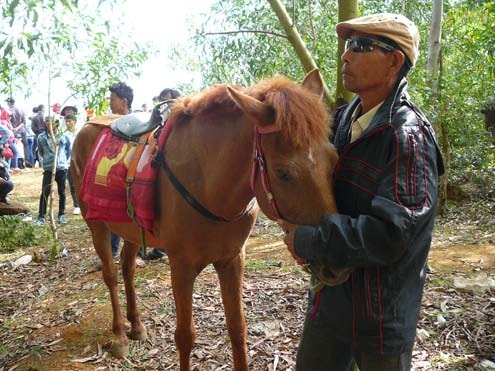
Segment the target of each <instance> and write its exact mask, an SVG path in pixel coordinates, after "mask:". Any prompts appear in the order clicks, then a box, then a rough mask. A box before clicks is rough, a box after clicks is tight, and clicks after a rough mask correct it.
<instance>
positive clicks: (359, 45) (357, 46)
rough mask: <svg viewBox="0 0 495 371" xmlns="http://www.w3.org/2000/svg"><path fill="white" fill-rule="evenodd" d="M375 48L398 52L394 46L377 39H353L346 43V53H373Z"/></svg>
mask: <svg viewBox="0 0 495 371" xmlns="http://www.w3.org/2000/svg"><path fill="white" fill-rule="evenodd" d="M375 46H378V47H380V48H382V49H385V50H387V51H389V52H391V51H394V50H397V49H396V48H394V47H393V46H391V45H389V44H387V43H385V42H383V41H380V40H377V39H372V38H370V37H353V38H352V39H347V40H346V41H345V48H344V51H348V50H349V49H352V51H353V52H354V53H367V52H371V51H373V50H374V49H375Z"/></svg>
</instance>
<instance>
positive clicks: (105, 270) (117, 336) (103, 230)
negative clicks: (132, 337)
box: [87, 222, 129, 358]
mask: <svg viewBox="0 0 495 371" xmlns="http://www.w3.org/2000/svg"><path fill="white" fill-rule="evenodd" d="M87 224H88V227H89V229H90V230H91V236H92V238H93V245H94V247H95V250H96V253H97V254H98V256H99V257H100V260H101V271H102V275H103V280H104V281H105V284H106V285H107V287H108V291H109V292H110V301H111V302H112V312H113V322H112V331H113V341H112V347H111V352H112V354H113V355H114V356H115V357H117V358H124V357H127V356H128V355H129V340H128V339H127V335H126V333H125V323H124V318H123V317H122V312H121V310H120V304H119V297H118V292H117V283H118V281H117V268H116V267H115V264H114V262H113V258H112V248H111V246H110V230H109V229H108V228H107V227H106V226H105V224H103V223H98V222H87Z"/></svg>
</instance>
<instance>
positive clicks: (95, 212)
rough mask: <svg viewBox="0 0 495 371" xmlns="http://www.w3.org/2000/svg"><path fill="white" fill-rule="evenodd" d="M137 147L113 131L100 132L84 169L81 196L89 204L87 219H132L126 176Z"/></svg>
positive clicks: (123, 220)
mask: <svg viewBox="0 0 495 371" xmlns="http://www.w3.org/2000/svg"><path fill="white" fill-rule="evenodd" d="M135 149H136V148H135V147H134V146H131V145H129V143H126V142H125V141H124V140H123V139H121V138H118V137H116V136H115V135H113V134H112V132H111V130H110V128H109V127H106V128H104V129H103V130H102V132H101V133H100V135H99V137H98V139H97V140H96V143H95V145H94V146H93V149H92V150H91V155H90V157H89V159H88V163H87V164H86V169H85V170H84V176H83V180H82V186H81V193H80V196H81V199H82V200H83V201H84V202H85V203H86V204H87V205H88V212H87V214H86V219H87V220H95V221H103V222H118V223H125V222H128V223H130V222H132V219H131V218H130V217H129V215H127V194H126V184H125V179H126V176H127V168H128V164H129V163H130V159H131V158H132V155H133V153H134V151H135Z"/></svg>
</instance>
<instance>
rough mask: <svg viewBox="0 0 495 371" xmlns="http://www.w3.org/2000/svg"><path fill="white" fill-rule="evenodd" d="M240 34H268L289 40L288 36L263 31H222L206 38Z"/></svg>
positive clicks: (212, 33) (210, 33) (211, 33)
mask: <svg viewBox="0 0 495 371" xmlns="http://www.w3.org/2000/svg"><path fill="white" fill-rule="evenodd" d="M239 33H254V34H266V35H272V36H278V37H282V38H284V39H288V37H287V35H285V34H281V33H278V32H274V31H261V30H238V31H221V32H206V33H205V36H212V35H235V34H239Z"/></svg>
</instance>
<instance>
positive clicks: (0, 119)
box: [0, 107, 21, 174]
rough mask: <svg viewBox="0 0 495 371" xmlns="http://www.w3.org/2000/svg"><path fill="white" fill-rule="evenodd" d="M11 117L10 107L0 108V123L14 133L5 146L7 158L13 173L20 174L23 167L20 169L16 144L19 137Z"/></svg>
mask: <svg viewBox="0 0 495 371" xmlns="http://www.w3.org/2000/svg"><path fill="white" fill-rule="evenodd" d="M10 118H11V112H10V109H9V108H5V107H2V108H1V109H0V123H1V124H2V125H3V126H4V127H6V128H7V129H8V130H9V131H10V132H11V133H12V135H11V136H10V137H8V138H7V143H6V144H4V147H5V148H6V152H5V158H6V159H7V162H8V163H9V166H10V171H11V172H12V174H18V173H19V172H21V169H19V166H18V162H19V152H17V146H16V140H17V139H16V137H15V130H14V128H13V127H12V123H11V121H10Z"/></svg>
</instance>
